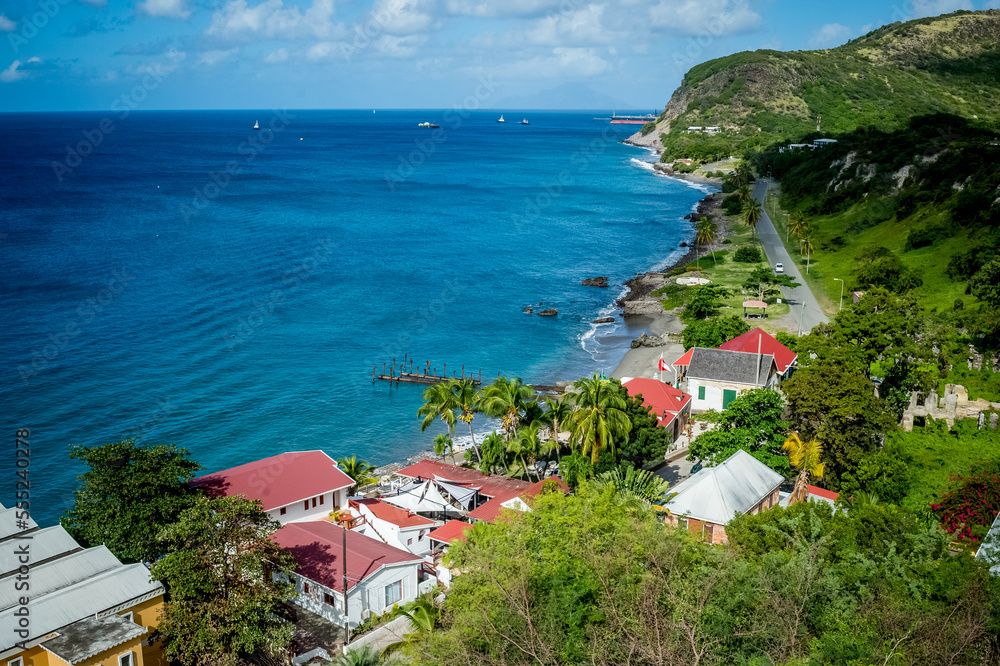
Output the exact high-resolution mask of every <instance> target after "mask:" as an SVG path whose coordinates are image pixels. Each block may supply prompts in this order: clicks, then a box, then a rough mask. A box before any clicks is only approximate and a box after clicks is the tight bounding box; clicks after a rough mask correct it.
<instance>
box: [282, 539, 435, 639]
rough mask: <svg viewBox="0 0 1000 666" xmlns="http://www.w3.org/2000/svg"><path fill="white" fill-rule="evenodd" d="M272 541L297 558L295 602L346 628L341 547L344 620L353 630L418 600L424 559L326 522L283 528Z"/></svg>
mask: <svg viewBox="0 0 1000 666" xmlns="http://www.w3.org/2000/svg"><path fill="white" fill-rule="evenodd" d="M271 538H272V539H273V540H274V541H275V543H277V544H278V545H279V546H281V547H282V548H285V549H287V550H288V551H289V552H290V553H291V554H292V556H293V557H294V558H295V561H296V562H297V565H296V567H295V572H294V573H293V574H292V576H291V579H292V582H293V583H294V584H295V590H296V592H298V597H297V598H295V599H293V603H295V604H296V605H298V606H301V607H302V608H305V609H306V610H309V611H312V612H313V613H316V614H317V615H319V616H321V617H324V618H326V619H327V620H330V621H331V622H333V623H335V624H338V625H343V624H344V578H345V576H344V542H345V540H346V547H347V558H346V559H347V575H346V578H347V609H348V611H347V618H348V621H349V624H350V626H351V627H356V626H358V624H360V623H361V622H363V621H364V620H366V619H368V618H369V617H371V616H372V615H381V614H382V613H384V612H385V611H387V610H390V609H391V608H392V607H393V606H394V605H396V604H400V605H401V604H405V603H407V602H409V601H413V600H414V599H416V598H417V594H418V590H417V586H418V583H419V580H418V576H419V567H420V563H421V562H422V558H420V557H418V556H416V555H414V554H413V553H408V552H406V551H405V550H400V549H399V548H393V547H392V546H390V545H388V544H385V543H383V542H381V541H378V540H377V539H372V538H371V537H367V536H365V535H364V534H360V533H358V532H355V531H352V530H345V529H344V528H342V527H339V526H337V525H334V524H333V523H331V522H329V521H326V520H318V521H314V522H307V523H290V524H288V525H285V526H284V527H282V528H281V529H279V530H278V531H277V532H275V533H274V534H273V535H271Z"/></svg>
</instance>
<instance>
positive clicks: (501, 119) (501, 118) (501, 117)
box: [497, 115, 507, 123]
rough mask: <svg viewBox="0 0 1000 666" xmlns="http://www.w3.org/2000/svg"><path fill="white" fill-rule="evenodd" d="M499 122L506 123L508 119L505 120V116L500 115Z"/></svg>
mask: <svg viewBox="0 0 1000 666" xmlns="http://www.w3.org/2000/svg"><path fill="white" fill-rule="evenodd" d="M497 122H498V123H505V122H507V121H506V120H504V119H503V116H502V115H501V116H500V120H498V121H497Z"/></svg>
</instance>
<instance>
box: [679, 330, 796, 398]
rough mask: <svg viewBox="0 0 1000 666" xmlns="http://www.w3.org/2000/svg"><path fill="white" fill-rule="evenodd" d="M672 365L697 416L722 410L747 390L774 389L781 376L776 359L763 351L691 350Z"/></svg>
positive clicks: (704, 348)
mask: <svg viewBox="0 0 1000 666" xmlns="http://www.w3.org/2000/svg"><path fill="white" fill-rule="evenodd" d="M673 365H674V367H676V368H677V369H678V376H679V377H680V380H681V387H682V388H683V389H684V391H685V392H687V393H689V394H690V395H691V397H692V403H691V410H692V412H693V413H698V414H700V413H702V412H706V411H708V410H710V409H714V410H715V411H722V410H724V409H725V408H726V407H728V406H729V403H731V402H732V401H733V400H735V399H736V396H738V395H739V394H740V393H742V392H744V391H748V390H750V389H758V388H767V389H771V388H774V387H775V386H777V385H778V379H779V377H780V373H778V368H777V365H776V364H775V360H774V356H773V355H772V354H765V353H763V352H762V353H759V354H758V353H756V352H752V353H751V352H743V351H732V350H729V349H709V348H707V347H692V348H691V349H689V350H688V351H687V352H685V353H684V355H683V356H681V357H680V358H679V359H677V360H676V361H674V363H673Z"/></svg>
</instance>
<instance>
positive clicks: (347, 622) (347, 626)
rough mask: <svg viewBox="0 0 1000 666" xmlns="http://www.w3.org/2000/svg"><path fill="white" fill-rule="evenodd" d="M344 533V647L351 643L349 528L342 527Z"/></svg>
mask: <svg viewBox="0 0 1000 666" xmlns="http://www.w3.org/2000/svg"><path fill="white" fill-rule="evenodd" d="M341 529H342V530H344V533H343V546H344V562H343V567H344V645H349V644H350V642H351V613H350V611H349V610H348V607H347V528H346V527H342V528H341Z"/></svg>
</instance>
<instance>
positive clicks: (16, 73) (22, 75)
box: [0, 60, 28, 83]
mask: <svg viewBox="0 0 1000 666" xmlns="http://www.w3.org/2000/svg"><path fill="white" fill-rule="evenodd" d="M26 78H28V73H27V72H25V71H23V70H22V69H21V61H20V60H15V61H14V62H12V63H11V64H10V67H8V68H7V69H5V70H3V71H2V72H0V81H3V82H4V83H12V82H14V81H20V80H21V79H26Z"/></svg>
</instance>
